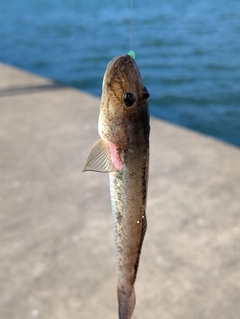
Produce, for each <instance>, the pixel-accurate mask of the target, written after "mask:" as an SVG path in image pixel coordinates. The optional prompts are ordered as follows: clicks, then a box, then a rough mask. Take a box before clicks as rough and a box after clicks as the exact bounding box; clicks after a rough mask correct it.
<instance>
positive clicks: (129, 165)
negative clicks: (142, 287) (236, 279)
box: [84, 55, 150, 319]
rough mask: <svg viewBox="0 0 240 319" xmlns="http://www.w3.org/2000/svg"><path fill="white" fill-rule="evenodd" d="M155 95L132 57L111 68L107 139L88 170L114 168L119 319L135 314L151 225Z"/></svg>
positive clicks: (103, 118) (103, 114) (105, 94)
mask: <svg viewBox="0 0 240 319" xmlns="http://www.w3.org/2000/svg"><path fill="white" fill-rule="evenodd" d="M148 97H149V93H148V91H147V89H146V88H145V87H144V85H143V82H142V79H141V75H140V72H139V70H138V67H137V65H136V62H135V60H134V59H133V57H131V56H130V55H125V56H119V57H116V58H114V59H113V60H112V61H111V62H110V63H109V64H108V66H107V69H106V72H105V75H104V78H103V86H102V98H101V106H100V115H99V124H98V129H99V135H100V136H101V139H100V140H99V141H98V142H97V143H96V144H95V145H94V146H93V148H92V150H91V152H90V154H89V156H88V159H87V161H86V164H85V167H84V171H86V170H90V171H97V172H108V173H109V175H110V195H111V207H112V219H113V231H114V241H115V253H116V264H117V281H118V284H117V293H118V305H119V307H118V308H119V319H130V318H132V314H133V310H134V307H135V302H136V297H135V290H134V283H135V280H136V276H137V270H138V264H139V258H140V253H141V249H142V243H143V239H144V235H145V232H146V229H147V218H146V198H147V185H148V168H149V133H150V125H149V111H148V103H147V99H148Z"/></svg>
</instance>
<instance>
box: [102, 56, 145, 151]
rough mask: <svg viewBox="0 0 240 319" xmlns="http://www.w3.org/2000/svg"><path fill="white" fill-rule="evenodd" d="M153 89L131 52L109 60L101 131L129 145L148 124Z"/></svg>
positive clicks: (119, 143)
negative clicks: (145, 80)
mask: <svg viewBox="0 0 240 319" xmlns="http://www.w3.org/2000/svg"><path fill="white" fill-rule="evenodd" d="M148 97H149V93H148V91H147V89H146V88H145V87H144V85H143V82H142V78H141V75H140V72H139V69H138V67H137V64H136V62H135V60H134V59H133V58H132V57H131V56H130V55H122V56H117V57H115V58H114V59H113V60H112V61H110V62H109V64H108V66H107V69H106V71H105V74H104V78H103V83H102V97H101V106H100V115H99V126H98V130H99V135H100V136H101V137H102V139H104V140H106V141H107V142H110V143H113V144H115V145H117V146H118V147H119V148H124V147H128V146H129V143H131V142H132V141H133V135H136V134H137V132H138V130H140V129H141V126H144V125H148V123H149V115H148V103H147V99H148Z"/></svg>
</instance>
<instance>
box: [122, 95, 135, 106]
mask: <svg viewBox="0 0 240 319" xmlns="http://www.w3.org/2000/svg"><path fill="white" fill-rule="evenodd" d="M123 101H124V104H125V105H126V106H132V105H133V104H134V102H135V101H136V98H135V96H134V95H133V94H132V93H130V92H126V93H124V97H123Z"/></svg>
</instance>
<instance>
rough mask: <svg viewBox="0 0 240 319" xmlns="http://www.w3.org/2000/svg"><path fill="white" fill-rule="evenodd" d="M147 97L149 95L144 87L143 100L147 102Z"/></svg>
mask: <svg viewBox="0 0 240 319" xmlns="http://www.w3.org/2000/svg"><path fill="white" fill-rule="evenodd" d="M149 96H150V94H149V92H148V89H147V88H146V87H145V86H144V88H143V98H144V99H145V100H147V99H148V98H149Z"/></svg>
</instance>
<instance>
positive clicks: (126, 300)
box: [117, 285, 136, 319]
mask: <svg viewBox="0 0 240 319" xmlns="http://www.w3.org/2000/svg"><path fill="white" fill-rule="evenodd" d="M117 293H118V315H119V319H131V318H132V314H133V310H134V307H135V303H136V296H135V290H134V286H133V285H132V286H130V287H129V289H127V290H126V289H121V288H119V287H118V289H117Z"/></svg>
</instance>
